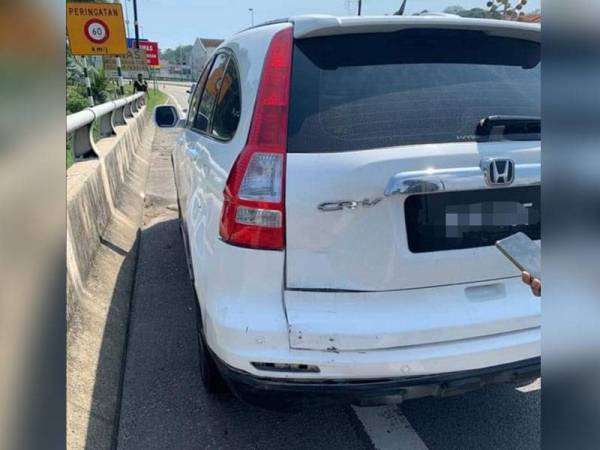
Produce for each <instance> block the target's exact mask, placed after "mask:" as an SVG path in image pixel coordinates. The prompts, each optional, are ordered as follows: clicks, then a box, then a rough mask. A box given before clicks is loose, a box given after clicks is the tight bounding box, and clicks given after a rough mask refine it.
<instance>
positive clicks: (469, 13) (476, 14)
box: [444, 5, 501, 19]
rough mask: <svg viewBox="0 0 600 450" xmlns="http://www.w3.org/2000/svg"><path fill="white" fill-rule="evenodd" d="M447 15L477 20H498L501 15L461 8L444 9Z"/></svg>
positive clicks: (476, 9)
mask: <svg viewBox="0 0 600 450" xmlns="http://www.w3.org/2000/svg"><path fill="white" fill-rule="evenodd" d="M444 12H445V13H447V14H456V15H457V16H461V17H469V18H478V19H500V18H501V15H500V13H499V12H497V11H488V10H485V9H483V8H471V9H465V8H463V7H462V6H459V5H455V6H449V7H447V8H446V9H444Z"/></svg>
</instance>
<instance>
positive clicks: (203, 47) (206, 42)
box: [189, 38, 223, 80]
mask: <svg viewBox="0 0 600 450" xmlns="http://www.w3.org/2000/svg"><path fill="white" fill-rule="evenodd" d="M221 42H223V40H222V39H204V38H197V39H196V41H195V42H194V45H193V47H192V51H191V52H190V60H189V67H190V70H191V73H192V77H193V79H194V80H196V79H197V78H198V77H199V76H200V72H201V71H202V68H203V67H204V64H206V61H208V59H209V58H210V56H211V55H212V53H213V52H214V51H215V49H216V48H217V47H218V46H219V45H221Z"/></svg>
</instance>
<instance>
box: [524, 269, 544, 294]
mask: <svg viewBox="0 0 600 450" xmlns="http://www.w3.org/2000/svg"><path fill="white" fill-rule="evenodd" d="M521 279H522V280H523V283H525V284H526V285H528V286H530V287H531V292H532V293H533V295H535V296H536V297H541V295H542V282H541V280H539V279H537V278H533V277H532V276H531V275H530V274H529V272H523V273H522V274H521Z"/></svg>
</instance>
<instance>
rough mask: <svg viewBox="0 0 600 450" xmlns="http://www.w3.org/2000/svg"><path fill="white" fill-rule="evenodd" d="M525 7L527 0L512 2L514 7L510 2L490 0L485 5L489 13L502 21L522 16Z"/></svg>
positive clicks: (506, 0)
mask: <svg viewBox="0 0 600 450" xmlns="http://www.w3.org/2000/svg"><path fill="white" fill-rule="evenodd" d="M525 5H527V0H516V1H514V5H513V2H511V0H490V1H488V2H487V4H486V6H487V7H488V8H489V12H490V13H493V14H498V15H499V16H500V17H502V18H504V19H506V18H509V17H511V18H515V17H517V16H524V15H525V12H524V11H523V8H524V7H525Z"/></svg>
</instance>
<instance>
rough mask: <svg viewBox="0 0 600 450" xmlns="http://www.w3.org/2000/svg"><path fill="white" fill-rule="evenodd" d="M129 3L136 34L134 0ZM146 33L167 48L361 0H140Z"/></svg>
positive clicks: (352, 7) (431, 1) (442, 3)
mask: <svg viewBox="0 0 600 450" xmlns="http://www.w3.org/2000/svg"><path fill="white" fill-rule="evenodd" d="M486 2H487V0H408V3H407V6H406V13H407V14H412V13H414V12H419V11H422V10H424V9H428V10H429V11H442V10H443V9H444V8H446V7H448V6H453V5H461V6H463V7H464V8H466V9H470V8H475V7H485V3H486ZM121 3H123V4H124V5H125V6H126V7H127V13H128V16H129V20H130V30H131V34H132V35H133V2H132V0H121ZM137 3H138V16H139V23H140V25H141V37H143V38H147V39H150V40H154V41H158V43H159V47H160V48H161V49H166V48H174V47H177V46H178V45H187V44H193V43H194V40H195V39H196V38H197V37H202V38H215V39H224V38H227V37H228V36H231V35H232V34H234V33H236V32H238V31H240V30H243V29H244V28H247V27H249V26H250V20H251V18H250V15H251V14H250V11H248V8H253V9H254V23H255V24H258V23H261V22H265V21H267V20H272V19H279V18H284V17H289V16H293V15H298V14H333V15H349V14H352V15H354V14H356V5H357V4H358V1H357V0H296V1H293V0H137ZM362 3H363V5H362V13H363V15H381V14H388V13H393V12H394V11H396V10H397V9H398V7H399V6H400V4H401V3H402V1H401V0H363V2H362ZM537 8H540V0H529V2H528V4H527V6H526V8H525V11H532V10H534V9H537Z"/></svg>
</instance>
